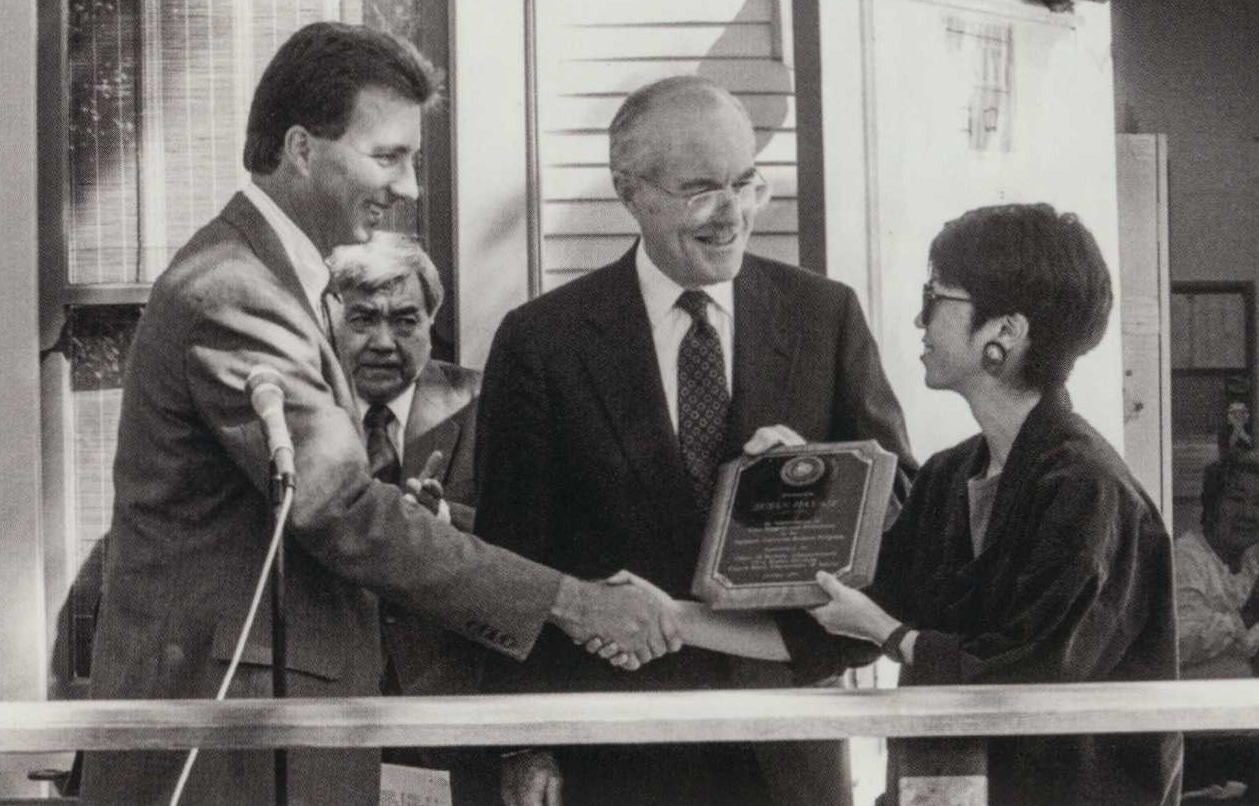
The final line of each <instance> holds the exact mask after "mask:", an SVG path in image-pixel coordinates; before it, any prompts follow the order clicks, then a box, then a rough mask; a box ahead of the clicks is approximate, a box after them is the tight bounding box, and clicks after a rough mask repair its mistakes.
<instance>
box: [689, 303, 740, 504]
mask: <svg viewBox="0 0 1259 806" xmlns="http://www.w3.org/2000/svg"><path fill="white" fill-rule="evenodd" d="M708 302H709V299H708V295H707V294H705V293H704V292H703V291H695V290H688V291H683V292H682V294H681V296H679V297H678V301H677V307H679V308H681V309H682V310H684V311H686V312H687V313H688V314H690V316H691V320H692V321H691V327H690V329H689V330H687V331H686V335H685V336H683V337H682V344H681V346H680V347H679V348H678V443H679V445H680V446H681V448H682V460H683V461H684V462H685V463H686V471H687V473H688V474H690V477H691V486H692V487H693V488H694V490H695V500H696V502H697V503H698V504H699V505H700V507H701V508H702V509H705V510H707V509H708V504H709V501H710V500H711V499H712V494H713V484H714V482H715V481H716V475H717V465H718V464H719V463H720V462H721V453H722V448H723V447H724V445H725V440H726V426H727V421H728V420H729V415H730V392H729V391H728V390H727V389H726V363H725V360H724V359H723V357H722V352H721V339H719V338H718V337H717V331H716V330H715V329H714V328H713V326H712V324H711V323H709V321H708Z"/></svg>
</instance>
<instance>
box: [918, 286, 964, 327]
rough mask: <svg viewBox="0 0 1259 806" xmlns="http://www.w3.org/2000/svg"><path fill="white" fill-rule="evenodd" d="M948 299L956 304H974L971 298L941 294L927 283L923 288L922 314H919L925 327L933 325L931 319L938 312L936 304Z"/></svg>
mask: <svg viewBox="0 0 1259 806" xmlns="http://www.w3.org/2000/svg"><path fill="white" fill-rule="evenodd" d="M946 299H947V300H952V301H954V302H974V300H973V299H971V298H970V297H959V296H956V295H953V294H941V293H940V292H938V291H936V290H935V289H934V288H932V287H931V283H927V284H925V285H924V286H923V287H922V313H920V314H919V317H920V318H921V319H922V326H923V327H926V326H927V325H929V324H931V317H932V315H933V314H934V313H935V311H936V303H937V302H939V301H941V300H946Z"/></svg>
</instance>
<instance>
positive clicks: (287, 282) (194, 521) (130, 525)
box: [82, 23, 673, 806]
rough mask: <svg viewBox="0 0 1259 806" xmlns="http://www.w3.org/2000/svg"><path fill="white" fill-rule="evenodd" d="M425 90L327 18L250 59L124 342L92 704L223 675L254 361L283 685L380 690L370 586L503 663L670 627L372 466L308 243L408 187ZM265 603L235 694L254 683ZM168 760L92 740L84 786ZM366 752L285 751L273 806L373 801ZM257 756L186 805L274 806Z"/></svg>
mask: <svg viewBox="0 0 1259 806" xmlns="http://www.w3.org/2000/svg"><path fill="white" fill-rule="evenodd" d="M435 84H436V80H435V73H434V71H433V69H432V67H431V66H430V65H428V63H427V62H426V61H425V60H424V59H423V57H422V56H420V54H419V53H418V52H417V51H416V50H415V48H414V47H413V46H411V45H410V44H408V43H406V42H404V41H402V40H400V39H398V38H396V37H392V36H389V35H386V34H382V33H380V32H375V31H371V30H369V29H366V28H363V27H359V26H348V25H341V24H337V23H317V24H314V25H310V26H307V27H305V28H303V29H301V30H300V31H298V32H297V33H296V34H294V35H293V37H292V38H290V39H289V40H288V41H287V42H286V43H285V44H284V45H283V46H281V48H280V49H279V51H278V52H277V54H276V55H275V57H274V58H273V59H272V61H271V63H270V64H269V66H268V67H267V69H266V71H265V72H264V73H263V76H262V78H261V80H260V82H259V85H258V88H257V90H256V92H255V95H254V100H253V105H252V107H251V110H250V116H249V127H248V132H247V137H246V145H245V167H246V168H247V169H248V170H249V171H250V173H251V177H252V181H251V182H250V184H249V185H248V186H247V187H246V188H245V189H244V191H243V192H242V193H240V194H238V195H236V196H235V197H233V198H232V199H231V200H230V201H229V202H228V204H227V206H226V207H225V208H224V210H223V211H222V213H221V214H220V215H219V216H218V217H217V218H216V219H214V220H213V221H211V222H210V223H209V224H208V225H206V226H205V227H204V228H203V229H201V230H200V231H199V232H198V233H197V234H196V235H194V236H193V238H192V240H191V241H190V242H189V243H188V244H187V245H186V246H185V247H184V248H183V249H182V250H180V252H179V254H178V255H176V257H175V259H174V261H173V262H172V264H171V266H170V267H169V268H168V269H167V270H166V272H165V273H164V274H163V275H162V276H161V277H160V278H159V279H158V281H157V282H156V283H155V284H154V286H153V289H152V293H151V295H150V298H149V302H148V305H147V307H146V310H145V314H144V317H143V319H142V321H141V323H140V326H139V329H138V331H137V333H136V335H135V339H134V342H133V345H132V348H131V352H130V355H129V357H128V361H127V370H126V379H125V381H124V389H123V402H122V414H121V421H120V425H119V438H118V453H117V457H116V460H115V465H114V480H115V486H116V498H115V506H114V517H113V522H112V525H111V529H110V534H109V547H108V551H107V554H108V556H107V557H106V561H105V572H104V590H103V595H102V601H101V610H100V621H99V624H98V627H97V635H96V641H95V646H94V655H93V663H92V696H93V697H94V698H100V699H148V698H181V697H190V698H208V697H213V696H214V694H215V692H216V691H217V689H218V688H219V686H220V684H221V681H222V679H223V677H224V672H225V669H226V661H227V660H228V658H230V656H231V654H232V651H233V647H234V645H235V642H236V640H237V636H238V634H239V633H240V632H241V631H242V625H243V624H244V622H245V617H246V611H247V608H248V604H249V601H250V598H251V594H252V590H253V587H254V584H255V580H256V579H257V577H258V576H259V572H260V570H261V568H262V565H263V557H264V553H265V552H266V550H267V542H268V541H267V537H268V534H269V529H268V522H269V520H270V507H269V504H268V497H267V492H266V491H267V489H268V486H269V479H268V475H269V473H268V448H267V445H266V440H265V437H264V433H263V429H262V427H261V425H260V423H259V422H258V418H257V417H256V416H255V414H254V412H253V411H252V410H251V408H250V402H249V399H248V396H247V395H246V394H245V381H246V377H247V376H248V375H249V373H250V372H251V370H252V369H253V368H255V367H258V366H267V367H271V368H273V369H274V370H275V371H276V372H278V374H279V375H280V377H281V378H282V379H283V383H284V386H285V389H284V392H285V400H284V414H285V417H286V419H287V423H288V427H289V430H290V431H291V433H292V441H293V446H294V454H295V456H294V460H295V466H296V494H295V497H294V501H293V505H292V510H291V514H290V517H289V523H288V528H287V539H286V556H287V578H286V597H287V611H288V639H287V649H288V652H287V667H288V668H287V678H288V692H289V695H290V696H294V697H337V696H361V695H370V694H376V693H379V690H380V689H379V686H380V676H381V671H382V668H381V667H382V664H381V653H380V625H379V614H378V606H377V605H378V597H381V598H385V599H388V600H390V601H392V602H395V603H396V604H398V605H400V606H402V607H405V608H407V609H410V610H414V611H416V612H419V613H424V614H426V615H427V616H429V617H432V618H433V619H435V620H437V621H438V622H440V623H441V624H443V625H444V626H446V627H448V628H450V629H453V630H456V631H458V632H459V633H461V634H462V635H465V636H467V637H468V638H470V639H472V640H474V641H477V642H479V643H482V644H484V645H486V646H488V647H490V648H492V649H495V650H497V651H499V652H502V653H504V654H506V655H509V656H511V657H513V658H515V659H522V658H524V657H526V656H527V655H528V654H529V653H530V650H531V649H532V647H533V645H534V643H535V640H536V638H537V635H538V633H539V632H540V630H541V628H542V626H543V624H544V623H552V624H556V625H558V626H559V627H560V628H561V629H562V630H564V631H565V632H567V633H569V634H571V635H572V636H573V637H574V638H575V639H583V640H584V639H587V638H589V637H591V636H592V635H596V634H597V635H604V637H607V638H609V639H611V635H612V634H613V633H620V634H621V635H622V636H623V637H624V639H625V640H626V641H627V642H629V643H631V644H633V645H635V647H636V648H637V652H636V653H635V658H636V660H638V661H639V662H642V661H645V660H650V659H651V658H653V657H655V656H656V655H658V654H662V653H663V652H665V651H666V650H667V649H668V648H669V643H670V638H671V637H672V633H673V626H672V624H671V622H670V621H669V620H668V619H667V617H662V616H660V615H659V613H658V610H657V609H655V606H654V602H649V600H648V596H647V595H646V594H644V595H642V596H638V595H635V596H633V597H627V596H626V595H625V594H626V588H627V587H628V586H608V585H602V584H600V583H587V582H579V581H577V580H575V579H573V578H572V577H568V576H564V575H563V574H561V573H559V572H556V571H554V570H551V569H548V568H546V567H543V566H541V565H539V564H537V563H535V562H532V561H529V560H526V559H524V558H521V557H518V556H515V555H513V554H511V553H509V552H506V551H503V550H502V549H500V548H496V547H493V546H490V545H487V544H485V543H483V542H481V541H480V540H478V539H476V538H474V537H472V536H470V535H466V534H464V533H461V532H459V531H457V530H455V529H454V528H453V527H451V526H449V525H446V524H443V523H440V522H438V521H437V520H436V519H435V518H434V517H433V515H432V514H431V513H430V512H429V511H428V510H427V509H425V508H424V507H422V506H420V505H418V504H416V503H415V502H414V501H412V500H408V499H407V498H405V497H404V494H403V491H402V490H400V489H399V488H398V487H396V486H393V485H389V484H383V483H380V482H379V481H376V480H373V479H372V478H371V476H370V475H369V465H368V459H367V455H366V451H365V449H364V441H363V440H364V435H363V431H362V427H361V424H360V423H359V420H358V415H357V411H356V404H355V401H354V396H353V392H352V390H351V388H350V386H349V384H348V383H347V381H346V378H345V376H344V374H343V372H342V370H341V367H340V366H339V363H338V357H337V354H336V352H335V350H334V348H333V345H332V343H331V341H330V340H329V333H330V331H329V329H328V327H329V322H330V321H331V317H330V316H329V313H328V311H329V309H330V308H331V307H334V306H333V305H332V304H331V303H329V302H328V300H327V298H326V297H324V296H322V292H323V290H324V288H325V286H326V284H327V283H328V279H329V276H328V269H327V266H326V265H325V264H324V258H325V257H326V256H327V255H328V254H329V253H330V252H331V251H332V249H333V248H334V247H336V246H338V245H340V244H346V243H353V242H361V241H364V240H367V239H368V238H369V237H370V235H371V233H372V231H373V230H374V229H375V228H376V227H377V225H378V224H379V223H380V221H381V219H382V216H383V215H384V213H385V212H386V210H387V209H388V208H389V207H390V206H392V205H393V203H394V202H395V201H397V200H399V199H402V198H412V199H413V198H415V197H416V195H417V193H418V188H417V185H416V178H415V171H414V164H413V160H414V157H415V155H416V152H417V150H418V149H419V147H420V119H421V112H422V108H423V105H424V103H425V102H426V101H427V100H428V99H429V98H430V97H431V96H432V95H433V94H434V92H435V90H436V86H435ZM263 611H264V612H263V613H262V615H261V617H260V618H259V623H257V624H256V625H255V626H254V628H253V630H252V631H251V632H250V633H249V635H248V641H247V643H246V646H245V651H244V655H243V659H244V663H243V664H242V666H241V667H240V669H239V671H238V673H237V675H236V677H235V679H234V681H233V682H232V684H231V687H230V689H229V696H231V697H245V696H254V697H265V696H269V695H270V693H271V683H270V670H269V665H270V663H271V661H272V653H271V647H270V636H271V630H270V625H269V624H268V623H267V622H268V618H267V613H266V608H263ZM631 665H633V664H631ZM185 755H186V754H184V753H175V752H121V753H89V754H88V756H87V761H86V763H85V771H84V782H83V789H82V800H83V802H84V803H85V804H91V806H100V805H102V804H128V806H133V805H134V804H153V803H166V802H167V801H168V799H169V798H170V796H171V793H172V791H173V789H174V787H175V783H176V778H177V775H178V773H179V770H180V768H181V765H182V763H183V761H184V758H185ZM379 763H380V754H379V751H377V750H373V749H365V748H353V749H344V750H343V749H295V750H292V751H290V753H289V757H288V764H289V785H288V791H289V797H290V802H291V803H293V804H338V806H347V805H349V806H375V805H376V803H377V802H378V799H379V791H378V790H379ZM272 770H273V767H272V754H271V753H270V752H269V751H238V750H214V751H207V752H204V753H202V754H201V755H200V757H199V759H198V760H197V763H196V765H195V766H193V768H192V773H191V777H190V779H189V781H188V786H187V789H186V790H185V791H184V798H183V801H182V803H183V804H184V805H185V806H192V804H225V805H226V804H232V806H240V805H241V804H269V803H271V802H272V791H273V772H272Z"/></svg>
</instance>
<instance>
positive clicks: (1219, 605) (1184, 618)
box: [1176, 453, 1259, 678]
mask: <svg viewBox="0 0 1259 806" xmlns="http://www.w3.org/2000/svg"><path fill="white" fill-rule="evenodd" d="M1202 475H1203V478H1202V528H1201V529H1191V530H1189V531H1187V532H1185V533H1184V534H1182V535H1181V536H1180V537H1179V538H1177V540H1176V621H1177V624H1178V626H1179V627H1180V675H1181V677H1185V678H1217V677H1251V676H1252V675H1253V670H1252V669H1251V660H1252V659H1253V658H1254V656H1255V652H1256V651H1259V623H1257V622H1259V601H1256V590H1255V582H1256V580H1259V549H1255V546H1256V545H1259V456H1256V455H1255V454H1254V453H1240V454H1232V455H1230V456H1229V457H1227V458H1225V459H1223V460H1222V461H1220V462H1217V463H1214V464H1212V465H1209V466H1208V467H1207V468H1206V470H1205V471H1204V472H1203V474H1202Z"/></svg>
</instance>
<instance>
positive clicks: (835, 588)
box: [809, 571, 900, 644]
mask: <svg viewBox="0 0 1259 806" xmlns="http://www.w3.org/2000/svg"><path fill="white" fill-rule="evenodd" d="M817 584H819V585H821V586H822V590H824V591H826V593H827V595H829V596H830V597H831V601H830V602H828V603H827V604H824V605H821V606H820V607H815V608H813V609H812V610H810V611H809V613H810V614H811V615H812V616H813V618H815V619H817V622H818V624H821V625H822V628H823V629H825V630H826V631H827V632H828V633H831V634H832V635H846V636H848V637H849V638H860V639H862V640H864V641H873V642H874V643H876V644H882V643H883V641H885V640H886V639H887V637H888V636H889V635H891V634H892V630H894V629H896V627H897V626H899V624H900V622H898V621H897V620H896V619H894V618H892V617H891V616H889V615H888V614H887V612H886V611H884V610H883V608H881V607H879V606H878V605H877V604H875V603H874V601H873V600H871V599H870V597H869V596H866V595H865V594H864V593H862V592H861V591H859V590H857V589H856V588H850V587H848V586H847V585H845V584H844V583H842V582H840V581H839V580H838V579H836V578H835V575H834V574H828V573H827V572H825V571H818V572H817Z"/></svg>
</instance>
